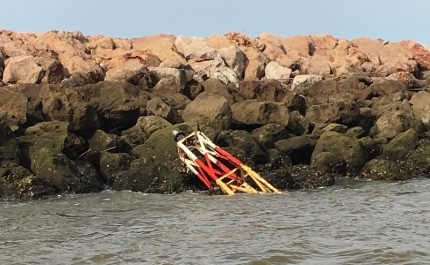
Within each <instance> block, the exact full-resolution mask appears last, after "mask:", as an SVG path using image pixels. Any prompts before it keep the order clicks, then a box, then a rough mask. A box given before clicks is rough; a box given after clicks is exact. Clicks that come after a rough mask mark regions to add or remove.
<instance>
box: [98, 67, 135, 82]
mask: <svg viewBox="0 0 430 265" xmlns="http://www.w3.org/2000/svg"><path fill="white" fill-rule="evenodd" d="M134 75H135V72H134V71H132V70H128V69H121V68H114V69H111V70H109V71H107V72H106V77H105V81H114V82H115V81H118V82H128V80H130V79H131V78H132V77H133V76H134Z"/></svg>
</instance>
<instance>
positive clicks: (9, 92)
mask: <svg viewBox="0 0 430 265" xmlns="http://www.w3.org/2000/svg"><path fill="white" fill-rule="evenodd" d="M27 102H28V100H27V97H26V96H24V95H23V94H22V93H20V92H19V91H17V90H16V89H14V88H10V87H0V115H5V117H4V118H5V119H6V120H7V122H8V123H9V125H23V124H24V123H25V122H26V121H27V108H28V106H27Z"/></svg>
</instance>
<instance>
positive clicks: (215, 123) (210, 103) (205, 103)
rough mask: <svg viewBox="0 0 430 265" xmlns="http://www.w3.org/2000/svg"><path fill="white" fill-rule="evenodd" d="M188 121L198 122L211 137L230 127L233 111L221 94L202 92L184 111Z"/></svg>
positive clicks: (185, 118) (183, 116)
mask: <svg viewBox="0 0 430 265" xmlns="http://www.w3.org/2000/svg"><path fill="white" fill-rule="evenodd" d="M182 118H183V119H184V121H185V122H186V123H191V124H192V123H197V124H198V125H199V126H200V128H201V130H202V131H203V132H204V133H205V134H206V135H207V136H208V137H209V138H211V139H214V138H215V137H216V136H217V135H218V134H219V133H220V132H221V131H223V130H226V129H228V128H230V125H231V119H232V112H231V109H230V106H229V104H228V101H227V100H226V99H225V98H224V97H222V96H219V95H215V94H208V93H202V94H200V95H198V96H197V97H196V98H195V99H194V100H193V101H192V102H191V103H190V104H188V106H187V107H186V108H185V110H184V112H183V113H182Z"/></svg>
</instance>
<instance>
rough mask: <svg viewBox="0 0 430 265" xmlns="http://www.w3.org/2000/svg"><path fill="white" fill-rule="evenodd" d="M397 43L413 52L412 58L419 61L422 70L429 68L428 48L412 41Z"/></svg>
mask: <svg viewBox="0 0 430 265" xmlns="http://www.w3.org/2000/svg"><path fill="white" fill-rule="evenodd" d="M399 44H400V45H401V46H402V47H404V48H406V49H408V50H409V51H410V52H411V53H412V54H413V58H414V60H415V61H416V62H417V63H419V64H420V66H421V67H422V68H424V70H429V69H430V50H429V49H426V47H424V46H422V45H421V44H418V43H416V42H413V41H401V42H400V43H399Z"/></svg>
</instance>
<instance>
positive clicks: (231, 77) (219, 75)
mask: <svg viewBox="0 0 430 265" xmlns="http://www.w3.org/2000/svg"><path fill="white" fill-rule="evenodd" d="M210 77H211V78H216V79H218V80H220V81H221V82H222V83H224V84H225V85H227V86H229V85H231V86H233V87H235V88H238V87H239V78H238V77H237V73H236V72H235V71H234V70H232V69H231V68H228V67H217V68H214V69H213V70H211V71H210Z"/></svg>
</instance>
